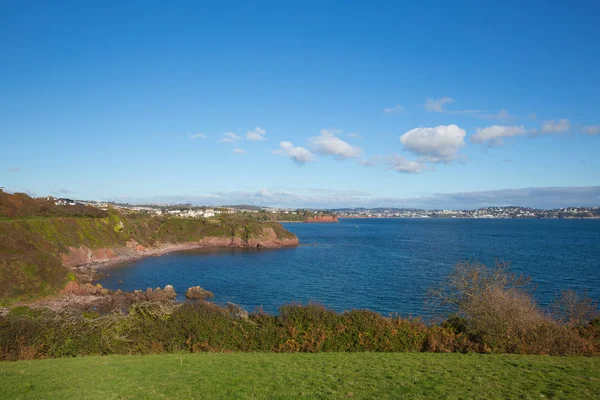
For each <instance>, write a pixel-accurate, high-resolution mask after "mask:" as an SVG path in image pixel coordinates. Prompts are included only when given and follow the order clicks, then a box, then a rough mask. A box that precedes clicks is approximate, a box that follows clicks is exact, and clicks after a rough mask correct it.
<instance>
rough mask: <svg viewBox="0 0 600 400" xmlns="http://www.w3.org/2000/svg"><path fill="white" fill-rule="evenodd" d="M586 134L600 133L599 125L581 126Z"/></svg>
mask: <svg viewBox="0 0 600 400" xmlns="http://www.w3.org/2000/svg"><path fill="white" fill-rule="evenodd" d="M581 131H582V132H583V133H585V134H586V135H590V136H594V135H598V134H600V125H588V126H584V127H583V128H581Z"/></svg>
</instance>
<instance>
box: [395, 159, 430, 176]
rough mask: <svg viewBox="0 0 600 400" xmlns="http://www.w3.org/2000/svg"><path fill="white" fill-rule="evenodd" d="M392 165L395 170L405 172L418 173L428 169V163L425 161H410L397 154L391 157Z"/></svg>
mask: <svg viewBox="0 0 600 400" xmlns="http://www.w3.org/2000/svg"><path fill="white" fill-rule="evenodd" d="M390 165H391V168H392V169H393V170H394V171H396V172H400V173H404V174H417V173H419V172H423V171H425V170H426V169H427V165H426V164H425V163H422V162H418V161H410V160H407V159H406V158H404V157H402V156H399V155H397V154H396V155H394V156H393V157H392V158H391V160H390Z"/></svg>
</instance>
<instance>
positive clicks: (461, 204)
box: [129, 186, 600, 210]
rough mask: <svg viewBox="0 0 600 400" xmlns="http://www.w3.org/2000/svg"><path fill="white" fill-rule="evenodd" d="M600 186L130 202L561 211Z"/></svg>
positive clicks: (593, 201) (276, 193) (264, 192)
mask: <svg viewBox="0 0 600 400" xmlns="http://www.w3.org/2000/svg"><path fill="white" fill-rule="evenodd" d="M599 201H600V186H588V187H537V188H524V189H503V190H489V191H476V192H454V193H434V194H430V195H423V196H419V197H409V198H406V197H404V198H403V197H374V196H371V195H370V194H369V193H366V192H360V191H352V190H350V191H348V190H346V191H343V190H340V191H338V190H332V189H327V188H320V189H319V188H316V189H298V188H286V189H276V188H261V189H259V190H256V191H231V192H210V193H205V194H200V195H170V196H157V197H153V198H145V199H136V201H133V200H129V202H130V203H135V202H137V203H158V204H185V203H192V204H201V205H213V206H217V205H229V204H253V205H262V206H273V207H294V208H297V207H302V208H304V207H308V208H342V207H399V208H400V207H405V208H422V209H440V208H443V209H455V210H463V209H473V208H480V207H491V206H509V205H513V206H522V207H537V208H559V207H567V206H590V207H591V206H597V205H598V202H599Z"/></svg>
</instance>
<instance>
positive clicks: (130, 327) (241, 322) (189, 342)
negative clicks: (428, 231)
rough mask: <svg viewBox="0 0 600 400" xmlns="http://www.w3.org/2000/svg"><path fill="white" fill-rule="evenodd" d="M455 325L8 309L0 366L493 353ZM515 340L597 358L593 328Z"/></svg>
mask: <svg viewBox="0 0 600 400" xmlns="http://www.w3.org/2000/svg"><path fill="white" fill-rule="evenodd" d="M462 329H463V328H462V323H461V322H460V321H459V320H456V319H453V320H449V321H447V322H446V323H444V324H442V325H441V326H428V325H426V324H424V323H422V322H421V321H419V320H407V319H402V318H400V317H397V316H389V317H385V316H382V315H380V314H377V313H375V312H372V311H367V310H352V311H347V312H344V313H336V312H334V311H332V310H328V309H326V308H324V307H322V306H319V305H316V304H309V305H306V306H302V305H297V304H291V305H286V306H283V307H281V309H280V312H279V315H268V314H265V313H262V312H255V313H253V314H250V315H249V316H248V315H242V316H240V314H239V313H236V312H235V308H234V307H229V308H224V307H219V306H217V305H215V304H213V303H209V302H206V301H203V300H200V301H196V302H189V303H184V304H177V303H171V302H143V303H137V304H134V305H132V306H131V307H130V309H129V312H128V313H127V314H123V313H122V312H121V311H118V312H114V313H112V314H107V315H103V316H100V315H98V314H97V313H95V312H84V313H80V312H75V311H62V312H53V311H50V310H32V309H29V308H27V307H18V308H15V309H13V310H12V311H11V312H10V313H9V314H8V315H7V316H5V317H2V318H0V359H1V360H19V359H30V358H47V357H65V356H80V355H103V354H156V353H163V352H166V353H173V352H194V353H195V352H240V351H242V352H247V351H251V352H254V351H260V352H277V353H295V352H305V353H318V352H423V351H426V352H461V353H468V352H483V353H486V352H501V351H503V350H504V349H503V348H495V347H491V346H490V345H489V343H488V342H486V341H485V340H483V339H482V338H481V337H479V338H478V337H475V336H469V335H468V334H466V333H463V332H461V330H462ZM540 329H542V328H536V329H534V330H532V331H530V332H529V333H528V335H527V336H524V337H521V338H520V340H521V342H520V343H519V346H517V347H514V348H511V349H509V350H512V352H515V353H528V354H550V355H597V354H598V353H599V350H600V341H599V338H600V328H599V327H595V326H593V325H591V324H588V325H587V326H586V327H585V328H573V327H569V326H563V325H558V324H554V325H545V326H544V327H543V330H540Z"/></svg>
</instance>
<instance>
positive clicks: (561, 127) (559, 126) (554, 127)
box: [541, 118, 571, 133]
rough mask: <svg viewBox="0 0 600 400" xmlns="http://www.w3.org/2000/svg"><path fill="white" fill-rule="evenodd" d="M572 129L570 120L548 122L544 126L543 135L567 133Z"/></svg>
mask: <svg viewBox="0 0 600 400" xmlns="http://www.w3.org/2000/svg"><path fill="white" fill-rule="evenodd" d="M569 129H571V123H570V122H569V120H568V119H565V118H563V119H560V120H558V121H557V122H554V121H546V122H545V123H544V124H543V125H542V129H541V131H542V133H565V132H568V131H569Z"/></svg>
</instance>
